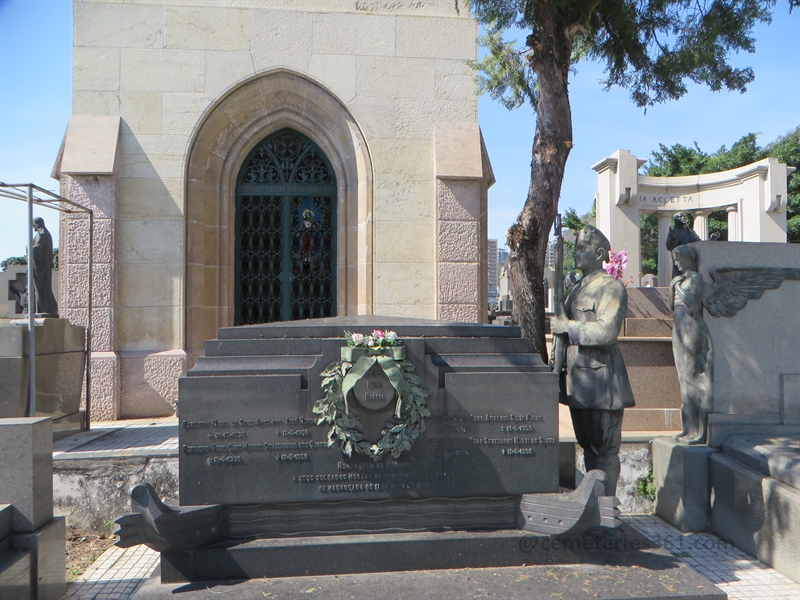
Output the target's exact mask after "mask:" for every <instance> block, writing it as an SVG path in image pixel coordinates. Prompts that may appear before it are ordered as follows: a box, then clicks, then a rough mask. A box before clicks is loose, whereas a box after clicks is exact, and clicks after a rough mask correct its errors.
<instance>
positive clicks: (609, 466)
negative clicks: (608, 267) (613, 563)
mask: <svg viewBox="0 0 800 600" xmlns="http://www.w3.org/2000/svg"><path fill="white" fill-rule="evenodd" d="M610 248H611V245H610V244H609V242H608V239H607V238H606V236H605V235H603V233H602V232H601V231H599V230H598V229H595V228H594V227H592V226H591V225H588V226H586V227H585V228H584V229H582V230H581V232H580V233H579V234H578V238H577V240H576V242H575V266H576V267H577V268H578V269H579V270H580V271H581V272H582V273H583V277H582V278H581V280H580V281H579V282H578V283H577V284H576V285H575V286H574V287H572V289H571V290H570V291H569V293H568V294H567V298H566V301H565V307H564V311H563V314H561V315H557V316H554V317H553V318H552V319H551V320H550V330H551V331H552V332H553V333H554V334H556V335H558V334H561V335H562V336H563V338H564V339H565V342H566V344H565V346H566V348H565V353H566V373H565V374H564V376H563V377H562V378H561V379H562V394H561V402H563V403H564V404H566V405H567V406H569V411H570V415H571V417H572V425H573V427H574V429H575V437H576V438H577V440H578V443H579V444H580V445H581V448H583V454H584V461H585V463H586V471H587V472H589V471H591V470H592V469H600V470H602V471H604V472H605V473H606V481H605V485H606V495H607V496H615V495H616V491H617V480H618V479H619V470H620V467H619V447H620V443H621V441H622V412H623V409H624V408H626V407H629V406H633V405H634V399H633V392H632V391H631V385H630V382H629V381H628V372H627V371H626V369H625V363H624V361H623V360H622V354H621V353H620V350H619V347H618V346H617V343H616V342H617V336H618V335H619V332H620V329H621V327H622V321H623V319H624V318H625V312H626V310H627V308H628V293H627V292H626V291H625V286H624V285H622V283H621V282H620V281H618V280H617V279H615V278H614V277H612V276H611V275H609V274H608V273H606V272H605V270H604V269H603V263H604V262H607V261H608V259H609V251H610ZM559 362H563V361H558V360H557V361H556V364H558V363H559Z"/></svg>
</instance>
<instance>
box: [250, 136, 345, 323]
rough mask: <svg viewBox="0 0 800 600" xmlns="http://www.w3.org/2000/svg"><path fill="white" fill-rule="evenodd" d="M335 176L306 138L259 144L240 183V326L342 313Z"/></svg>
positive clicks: (274, 139) (272, 138) (275, 138)
mask: <svg viewBox="0 0 800 600" xmlns="http://www.w3.org/2000/svg"><path fill="white" fill-rule="evenodd" d="M336 189H337V188H336V177H335V174H334V171H333V169H332V168H331V165H330V162H329V161H328V158H327V157H326V156H325V154H324V153H323V152H322V151H321V150H320V149H319V147H318V146H317V145H316V144H314V142H312V141H311V140H310V139H308V138H307V137H306V136H304V135H302V134H300V133H298V132H297V131H294V130H292V129H282V130H280V131H277V132H275V133H273V134H272V135H269V136H268V137H266V138H265V139H264V140H263V141H261V142H260V143H259V144H257V145H256V147H255V148H254V149H253V150H252V151H251V152H250V154H249V155H248V156H247V158H246V159H245V161H244V163H243V165H242V168H241V170H240V171H239V176H238V178H237V184H236V208H235V245H234V248H235V259H234V271H235V272H234V324H235V325H251V324H255V323H270V322H273V321H288V320H296V319H317V318H323V317H331V316H334V315H335V314H336V207H337V204H336Z"/></svg>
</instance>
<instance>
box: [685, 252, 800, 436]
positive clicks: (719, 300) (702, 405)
mask: <svg viewBox="0 0 800 600" xmlns="http://www.w3.org/2000/svg"><path fill="white" fill-rule="evenodd" d="M672 254H673V258H674V260H675V265H676V267H677V268H678V270H679V271H680V274H679V275H678V276H677V277H675V278H674V279H673V280H672V283H671V284H670V298H671V304H672V316H673V325H672V355H673V357H674V358H675V367H676V369H677V370H678V382H679V383H680V388H681V420H682V422H683V431H682V432H681V433H680V434H679V435H677V436H675V439H677V440H679V441H681V442H684V443H686V444H703V443H705V440H706V429H707V424H708V413H709V412H710V411H711V409H712V399H713V398H712V392H713V389H712V388H713V381H714V375H713V370H714V360H713V345H712V343H711V334H710V333H709V330H708V326H707V325H706V323H705V321H704V320H703V307H705V308H706V310H708V313H709V314H710V315H713V316H715V317H732V316H733V315H735V314H736V313H737V312H739V310H741V309H742V308H744V306H745V305H746V304H747V301H748V300H754V299H757V298H760V297H761V294H763V293H764V291H765V290H769V289H777V288H778V287H780V285H781V283H782V282H783V280H784V279H800V269H792V268H774V267H769V268H722V269H714V270H713V271H711V272H710V273H709V275H710V277H711V280H712V283H708V282H706V281H704V280H703V277H702V276H701V275H700V274H699V273H698V272H697V251H696V250H695V249H694V248H693V247H692V246H678V247H677V248H675V249H674V250H673V251H672Z"/></svg>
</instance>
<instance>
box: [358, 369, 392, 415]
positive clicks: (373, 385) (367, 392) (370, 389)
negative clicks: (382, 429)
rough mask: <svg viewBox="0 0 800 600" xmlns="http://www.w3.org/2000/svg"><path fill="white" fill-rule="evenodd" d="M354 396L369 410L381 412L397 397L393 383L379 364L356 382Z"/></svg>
mask: <svg viewBox="0 0 800 600" xmlns="http://www.w3.org/2000/svg"><path fill="white" fill-rule="evenodd" d="M353 394H354V396H355V398H356V400H357V401H358V403H359V404H360V405H361V406H363V407H364V408H366V409H368V410H381V409H383V408H386V406H388V405H389V403H390V402H392V401H394V400H395V399H396V397H397V391H396V390H395V389H394V386H392V382H391V381H389V378H388V377H387V376H386V373H384V372H383V369H382V368H381V366H380V365H379V364H378V363H375V364H374V365H372V366H371V367H370V368H369V370H368V371H367V372H366V373H365V374H364V376H363V377H362V378H361V379H359V380H358V381H357V382H356V385H355V386H354V387H353Z"/></svg>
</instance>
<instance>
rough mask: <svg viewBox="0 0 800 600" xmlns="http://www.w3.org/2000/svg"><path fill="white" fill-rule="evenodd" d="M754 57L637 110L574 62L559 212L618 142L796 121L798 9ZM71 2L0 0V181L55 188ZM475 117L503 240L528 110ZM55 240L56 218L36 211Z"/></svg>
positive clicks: (678, 139)
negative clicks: (749, 77) (706, 83)
mask: <svg viewBox="0 0 800 600" xmlns="http://www.w3.org/2000/svg"><path fill="white" fill-rule="evenodd" d="M755 36H756V40H757V42H756V53H755V54H744V55H741V56H739V57H736V58H735V62H736V63H737V64H739V65H749V66H752V67H753V68H754V69H755V73H756V80H755V81H754V82H753V83H752V84H751V85H750V86H749V87H748V92H747V93H746V94H739V93H738V92H734V93H730V92H717V93H712V92H709V91H707V90H706V89H704V88H701V87H698V86H691V87H690V92H689V94H688V95H687V96H685V97H684V98H683V99H681V100H680V101H677V102H671V103H668V104H664V105H659V106H655V107H651V108H649V109H648V110H647V112H646V113H645V112H644V111H643V110H642V109H637V108H636V107H634V106H633V105H632V104H631V103H630V101H629V99H628V93H627V92H626V91H625V90H619V89H613V90H611V91H609V92H604V91H603V90H602V86H601V85H600V83H599V81H600V80H601V79H602V71H601V69H600V68H598V66H597V65H595V64H592V63H581V64H580V65H578V73H577V74H576V75H573V76H572V78H571V83H570V98H571V103H572V116H573V131H574V140H573V141H574V148H573V150H572V153H571V154H570V158H569V162H568V163H567V171H566V175H565V179H564V186H563V189H562V192H561V203H560V206H561V210H562V212H563V211H564V210H565V209H566V208H568V207H574V208H576V209H577V210H578V212H579V213H583V212H586V211H588V210H589V208H590V206H591V203H592V200H593V198H594V194H595V192H596V186H597V180H596V174H595V173H594V171H592V170H591V165H593V164H594V163H596V162H597V161H599V160H601V159H603V158H604V157H606V156H608V155H610V154H611V153H612V152H614V151H615V150H617V149H619V148H624V149H626V150H630V151H631V152H632V153H633V154H635V155H637V156H640V157H644V158H647V157H649V156H650V153H651V152H652V151H653V150H656V149H657V148H658V144H659V143H663V144H666V145H672V144H675V143H682V144H686V145H690V144H692V143H693V142H697V143H698V144H699V145H700V147H701V148H702V149H703V150H706V151H712V150H716V149H717V148H719V147H720V146H722V145H726V146H730V145H731V144H733V143H734V142H735V141H736V140H738V139H739V138H740V137H741V136H743V135H745V134H747V133H750V132H755V133H758V134H759V137H758V142H759V144H761V145H763V144H766V143H768V142H771V141H772V140H774V139H775V138H777V137H778V136H780V135H783V134H785V133H787V132H788V131H789V130H791V129H793V128H795V127H797V125H798V124H800V10H796V11H794V13H792V14H790V13H789V8H788V2H787V0H779V1H778V3H777V5H776V6H775V9H774V20H773V23H772V24H771V25H769V26H766V25H765V26H761V27H759V28H758V29H757V30H756V32H755ZM71 76H72V3H71V1H70V0H0V180H1V181H5V182H6V183H27V182H33V183H36V184H37V185H39V186H41V187H44V188H47V189H52V190H54V191H55V190H57V183H56V181H55V180H53V179H50V171H51V169H52V167H53V163H54V162H55V158H56V154H57V153H58V148H59V145H60V144H61V139H62V137H63V135H64V131H65V130H66V127H67V122H68V121H69V116H70V114H71V103H72V100H71ZM479 120H480V125H481V130H482V131H483V136H484V139H485V141H486V146H487V149H488V152H489V157H490V159H491V161H492V166H493V168H494V173H495V177H496V179H497V183H496V184H495V185H494V187H492V188H491V189H490V190H489V237H490V238H496V239H498V240H499V241H500V245H501V246H503V245H504V243H505V233H506V231H507V229H508V227H509V225H511V223H513V221H514V219H515V218H516V216H517V214H518V213H519V210H520V209H521V207H522V204H523V203H524V201H525V197H526V195H527V191H528V184H529V180H530V160H531V147H532V144H533V133H534V127H535V124H536V121H535V116H534V115H533V113H532V111H531V109H530V108H529V107H522V108H519V109H517V110H515V111H511V112H509V111H507V110H506V109H505V108H503V107H502V106H501V105H500V104H498V103H496V102H493V101H492V100H491V99H490V98H488V97H482V98H480V100H479ZM36 212H37V214H40V215H41V216H43V217H44V218H45V219H46V220H47V223H48V226H49V227H50V229H51V231H52V232H53V234H54V237H57V234H58V226H57V222H58V219H57V214H56V213H55V212H54V211H51V210H48V209H38V210H37V211H36ZM26 236H27V233H26V231H25V206H24V204H22V203H17V202H15V201H11V200H5V199H0V259H1V258H6V257H8V256H16V255H20V254H22V253H23V252H24V248H25V244H26Z"/></svg>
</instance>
